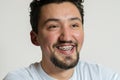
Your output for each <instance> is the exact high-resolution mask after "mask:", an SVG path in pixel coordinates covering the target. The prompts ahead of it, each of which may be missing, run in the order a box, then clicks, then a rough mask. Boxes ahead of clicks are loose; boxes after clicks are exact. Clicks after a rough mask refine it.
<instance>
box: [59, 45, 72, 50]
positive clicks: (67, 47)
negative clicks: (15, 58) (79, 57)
mask: <svg viewBox="0 0 120 80" xmlns="http://www.w3.org/2000/svg"><path fill="white" fill-rule="evenodd" d="M58 48H59V49H61V50H71V49H72V48H73V46H62V47H58Z"/></svg>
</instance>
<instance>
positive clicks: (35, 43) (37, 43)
mask: <svg viewBox="0 0 120 80" xmlns="http://www.w3.org/2000/svg"><path fill="white" fill-rule="evenodd" d="M30 37H31V42H32V43H33V44H34V45H36V46H40V44H39V42H38V40H37V34H36V33H35V32H34V31H31V32H30Z"/></svg>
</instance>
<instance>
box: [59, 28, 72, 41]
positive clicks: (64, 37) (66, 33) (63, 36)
mask: <svg viewBox="0 0 120 80" xmlns="http://www.w3.org/2000/svg"><path fill="white" fill-rule="evenodd" d="M71 38H72V32H71V30H70V29H69V28H67V27H63V28H62V29H61V31H60V37H59V39H60V41H71V40H72V39H71Z"/></svg>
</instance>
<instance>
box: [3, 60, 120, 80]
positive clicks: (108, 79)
mask: <svg viewBox="0 0 120 80" xmlns="http://www.w3.org/2000/svg"><path fill="white" fill-rule="evenodd" d="M3 80H57V79H54V78H53V77H51V76H49V75H48V74H47V73H45V71H44V70H43V69H42V67H41V64H40V63H35V64H31V65H30V66H29V67H28V68H22V69H19V70H17V71H13V72H10V73H8V75H7V76H6V77H5V78H4V79H3ZM69 80H120V75H118V74H117V73H114V72H112V71H110V70H108V69H105V68H103V67H101V66H99V65H97V64H89V63H87V62H82V61H80V62H79V63H78V64H77V66H76V67H75V70H74V73H73V75H72V77H71V78H70V79H69Z"/></svg>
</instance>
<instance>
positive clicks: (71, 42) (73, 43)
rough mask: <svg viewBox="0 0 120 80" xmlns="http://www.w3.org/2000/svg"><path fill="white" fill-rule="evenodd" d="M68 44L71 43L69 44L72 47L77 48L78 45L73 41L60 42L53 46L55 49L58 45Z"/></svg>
mask: <svg viewBox="0 0 120 80" xmlns="http://www.w3.org/2000/svg"><path fill="white" fill-rule="evenodd" d="M66 43H69V44H72V45H75V46H77V45H78V44H77V43H76V42H73V41H71V40H70V41H58V42H56V43H55V44H54V45H53V47H56V46H57V45H61V44H66Z"/></svg>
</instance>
